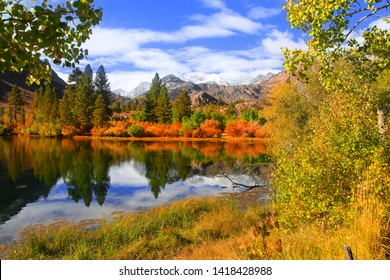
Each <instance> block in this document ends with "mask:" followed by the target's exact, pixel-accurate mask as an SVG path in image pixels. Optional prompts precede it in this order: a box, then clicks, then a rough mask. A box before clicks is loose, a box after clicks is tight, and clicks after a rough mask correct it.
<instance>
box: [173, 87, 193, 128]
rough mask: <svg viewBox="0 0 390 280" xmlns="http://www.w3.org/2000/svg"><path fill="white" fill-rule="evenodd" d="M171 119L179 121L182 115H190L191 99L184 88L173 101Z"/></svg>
mask: <svg viewBox="0 0 390 280" xmlns="http://www.w3.org/2000/svg"><path fill="white" fill-rule="evenodd" d="M172 109H173V121H174V122H181V121H182V119H183V117H190V116H191V113H192V112H191V99H190V97H189V95H188V92H187V91H186V90H183V91H182V92H181V93H180V95H179V97H178V98H177V99H176V101H175V102H174V103H173V108H172Z"/></svg>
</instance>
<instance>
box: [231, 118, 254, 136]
mask: <svg viewBox="0 0 390 280" xmlns="http://www.w3.org/2000/svg"><path fill="white" fill-rule="evenodd" d="M259 128H260V126H259V125H258V124H257V123H249V122H247V121H245V120H235V121H231V122H229V123H228V124H227V125H226V128H225V133H226V134H227V135H229V136H231V137H255V136H256V131H257V130H258V129H259Z"/></svg>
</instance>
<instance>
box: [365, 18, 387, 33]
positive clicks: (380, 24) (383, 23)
mask: <svg viewBox="0 0 390 280" xmlns="http://www.w3.org/2000/svg"><path fill="white" fill-rule="evenodd" d="M374 26H376V27H378V28H379V29H382V30H388V31H390V23H388V22H386V21H385V20H384V19H383V18H380V19H377V20H375V21H373V22H371V23H370V25H369V26H368V27H370V28H372V27H374Z"/></svg>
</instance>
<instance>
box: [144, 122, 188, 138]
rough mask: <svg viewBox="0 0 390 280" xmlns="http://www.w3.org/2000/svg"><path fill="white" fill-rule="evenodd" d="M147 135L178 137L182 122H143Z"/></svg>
mask: <svg viewBox="0 0 390 280" xmlns="http://www.w3.org/2000/svg"><path fill="white" fill-rule="evenodd" d="M142 126H143V127H144V129H145V132H144V134H145V136H147V137H177V136H179V135H180V131H181V124H180V123H174V124H150V123H143V124H142Z"/></svg>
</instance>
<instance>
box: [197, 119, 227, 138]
mask: <svg viewBox="0 0 390 280" xmlns="http://www.w3.org/2000/svg"><path fill="white" fill-rule="evenodd" d="M197 130H198V129H196V130H195V131H194V132H196V134H199V135H198V136H197V137H203V138H206V137H207V138H209V137H221V135H222V130H221V123H220V122H219V121H216V120H205V121H204V122H203V123H202V124H201V125H200V128H199V132H198V131H197ZM194 132H193V133H192V135H193V136H194Z"/></svg>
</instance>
